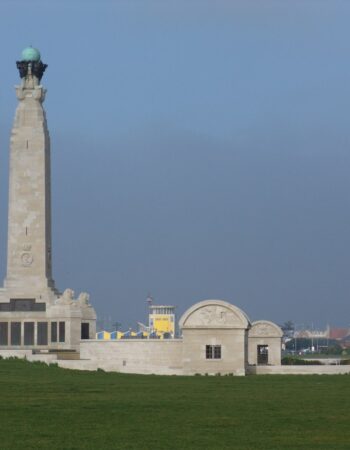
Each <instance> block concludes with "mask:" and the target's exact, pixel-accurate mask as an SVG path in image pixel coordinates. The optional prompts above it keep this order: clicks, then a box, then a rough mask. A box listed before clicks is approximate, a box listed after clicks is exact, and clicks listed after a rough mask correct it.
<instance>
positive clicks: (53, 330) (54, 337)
mask: <svg viewBox="0 0 350 450" xmlns="http://www.w3.org/2000/svg"><path fill="white" fill-rule="evenodd" d="M51 342H57V322H51Z"/></svg>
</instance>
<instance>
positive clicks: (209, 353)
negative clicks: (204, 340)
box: [205, 345, 221, 359]
mask: <svg viewBox="0 0 350 450" xmlns="http://www.w3.org/2000/svg"><path fill="white" fill-rule="evenodd" d="M205 357H206V359H221V345H206V346H205Z"/></svg>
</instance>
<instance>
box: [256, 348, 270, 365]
mask: <svg viewBox="0 0 350 450" xmlns="http://www.w3.org/2000/svg"><path fill="white" fill-rule="evenodd" d="M268 362H269V346H268V345H258V364H259V365H266V364H268Z"/></svg>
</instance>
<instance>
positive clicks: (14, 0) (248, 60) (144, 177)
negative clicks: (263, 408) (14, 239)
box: [0, 0, 350, 329]
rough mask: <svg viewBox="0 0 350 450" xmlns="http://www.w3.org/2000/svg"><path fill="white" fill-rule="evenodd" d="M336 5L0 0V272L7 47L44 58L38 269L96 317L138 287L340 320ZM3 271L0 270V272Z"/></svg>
mask: <svg viewBox="0 0 350 450" xmlns="http://www.w3.org/2000/svg"><path fill="white" fill-rule="evenodd" d="M349 13H350V4H349V3H346V2H343V1H337V0H335V1H333V2H326V1H308V2H294V1H293V2H292V1H286V2H283V3H281V2H279V1H277V0H276V1H270V0H267V1H264V2H259V1H249V0H248V1H237V2H226V1H217V2H215V3H214V2H210V1H205V0H203V1H191V2H185V1H178V2H166V1H165V2H160V1H144V2H137V1H112V0H111V1H100V2H98V3H97V2H94V1H89V0H88V1H82V0H75V1H60V2H58V1H52V2H50V4H49V3H48V2H44V1H35V0H32V1H31V2H25V1H18V0H11V1H7V0H2V2H1V7H0V25H1V30H2V36H3V42H6V45H4V48H3V50H2V69H1V72H0V280H2V279H3V278H4V277H5V269H6V239H7V236H6V229H7V189H8V186H7V184H8V150H9V138H10V132H11V127H12V121H13V118H14V113H15V108H16V105H17V99H16V96H15V92H14V88H13V85H14V84H19V82H20V80H19V76H18V72H17V69H16V65H15V62H16V60H18V59H20V54H21V50H22V49H23V48H24V47H26V46H28V45H30V44H31V45H33V46H34V47H37V48H38V49H39V50H40V51H41V55H42V60H43V62H45V63H47V64H48V69H47V71H46V73H45V75H44V77H43V80H42V84H43V85H44V87H45V88H47V89H48V93H47V99H46V101H45V103H44V107H45V110H46V113H47V119H48V126H49V130H50V135H51V158H52V160H51V164H52V196H53V201H52V216H53V273H54V279H55V281H56V285H57V287H58V288H59V289H60V290H62V291H63V290H64V289H65V288H67V287H70V288H73V289H74V290H75V292H76V293H77V294H78V293H79V292H81V291H87V292H89V293H90V294H91V301H92V303H93V305H94V307H95V308H96V310H97V314H98V317H100V318H101V317H107V316H111V318H112V321H114V322H115V321H118V322H121V323H122V328H123V329H125V328H128V327H129V326H135V323H136V322H137V321H141V322H145V321H146V297H147V295H148V293H151V295H152V296H153V297H154V300H155V303H161V304H172V305H177V307H178V308H177V310H178V315H181V314H182V313H183V312H184V311H185V310H186V309H187V308H188V307H190V306H191V305H192V304H193V303H195V302H197V301H199V300H204V299H209V298H218V299H224V300H227V301H229V302H232V303H233V304H235V305H237V306H239V307H240V308H242V309H243V310H244V311H245V312H246V313H247V314H248V316H249V317H250V319H251V320H257V319H268V320H272V321H275V322H277V323H283V322H284V321H287V320H292V321H294V322H296V323H297V324H299V325H301V324H308V325H311V324H313V325H314V326H315V327H319V328H320V327H325V326H326V324H328V323H329V324H330V325H333V326H336V325H338V326H349V323H350V302H349V297H350V277H349V267H350V237H349V227H350V208H349V206H350V205H349V189H350V177H349V167H350V164H349V163H350V152H349V147H350V127H349V122H350V118H349V104H350V89H349V79H350V62H349V55H350V46H349V42H350V30H349V26H348V17H349ZM5 39H6V41H5ZM0 284H2V283H1V281H0Z"/></svg>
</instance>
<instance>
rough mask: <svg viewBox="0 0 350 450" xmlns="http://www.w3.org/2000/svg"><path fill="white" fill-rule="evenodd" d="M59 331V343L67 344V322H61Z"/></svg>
mask: <svg viewBox="0 0 350 450" xmlns="http://www.w3.org/2000/svg"><path fill="white" fill-rule="evenodd" d="M58 331H59V341H60V342H65V340H66V322H59V325H58Z"/></svg>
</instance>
